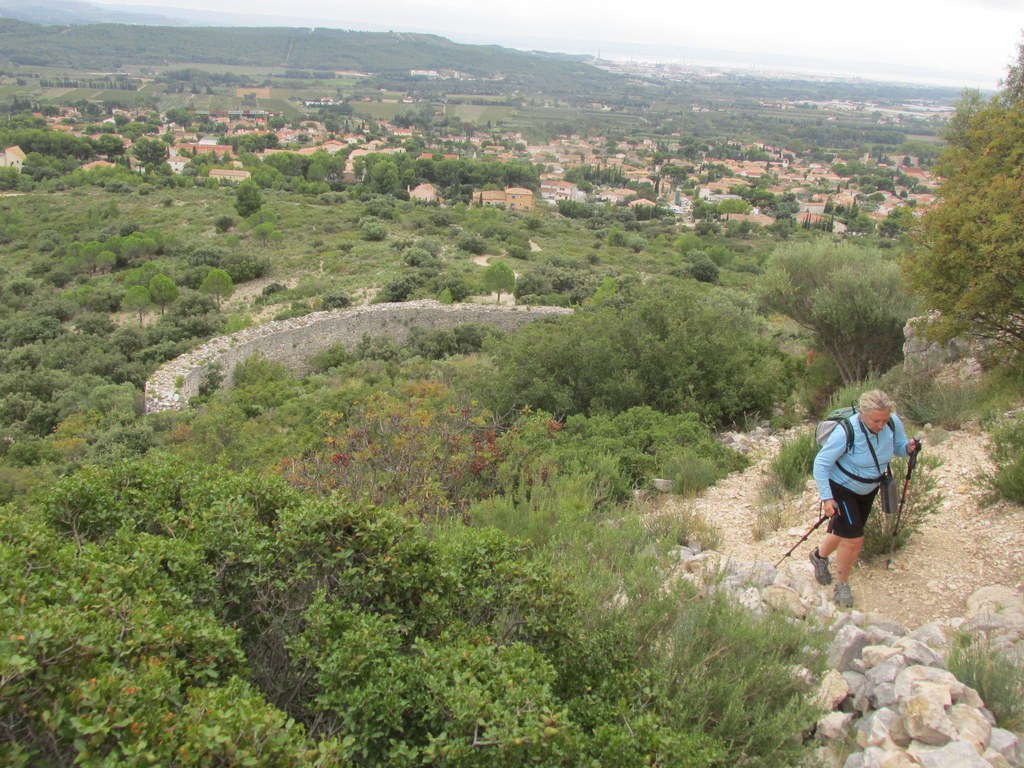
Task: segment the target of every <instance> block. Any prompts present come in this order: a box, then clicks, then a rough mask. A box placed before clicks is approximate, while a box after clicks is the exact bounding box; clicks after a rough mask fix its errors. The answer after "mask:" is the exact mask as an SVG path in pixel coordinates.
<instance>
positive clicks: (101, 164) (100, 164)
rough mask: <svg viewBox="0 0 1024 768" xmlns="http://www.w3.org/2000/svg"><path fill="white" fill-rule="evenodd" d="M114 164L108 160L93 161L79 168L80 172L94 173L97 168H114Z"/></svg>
mask: <svg viewBox="0 0 1024 768" xmlns="http://www.w3.org/2000/svg"><path fill="white" fill-rule="evenodd" d="M114 167H115V164H114V163H111V162H110V161H108V160H93V161H92V162H91V163H86V164H85V165H83V166H81V168H80V170H83V171H94V170H96V169H98V168H114Z"/></svg>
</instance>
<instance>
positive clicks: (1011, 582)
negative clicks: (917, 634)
mask: <svg viewBox="0 0 1024 768" xmlns="http://www.w3.org/2000/svg"><path fill="white" fill-rule="evenodd" d="M784 439H785V435H781V434H768V433H761V432H758V433H754V434H753V435H750V436H747V438H746V439H745V442H748V445H749V453H748V456H749V457H750V458H751V460H752V462H753V463H752V465H751V466H750V467H749V468H748V469H747V470H745V471H744V472H740V473H734V474H732V475H730V476H729V477H727V478H725V479H724V480H723V481H721V482H719V483H718V484H716V485H715V486H713V487H712V488H710V489H708V490H707V491H706V492H704V493H703V494H702V495H700V496H698V497H696V498H692V499H681V498H679V497H675V496H666V497H664V498H663V499H662V500H661V502H660V504H659V505H658V508H659V511H660V512H661V513H663V514H669V515H678V514H683V513H685V512H696V513H698V514H699V515H701V516H702V517H703V518H704V520H705V521H707V522H708V523H710V524H711V525H713V526H714V527H715V528H717V529H718V531H719V532H720V533H721V537H722V542H721V545H720V546H719V547H718V550H719V551H720V552H721V553H722V554H723V555H725V556H726V557H728V558H730V559H733V560H737V561H741V562H746V563H753V562H758V561H767V562H770V563H776V562H778V560H779V559H780V558H782V556H783V555H784V554H785V553H786V551H787V550H789V548H790V547H792V546H793V545H794V544H795V543H796V542H797V541H798V540H799V538H800V536H802V535H803V534H804V533H805V532H806V531H807V530H808V529H809V528H810V527H811V525H813V524H814V522H815V521H816V520H817V519H818V499H817V492H816V490H815V488H814V485H813V483H812V482H811V481H810V480H808V484H807V488H806V490H805V492H804V493H803V495H802V496H801V497H798V498H797V499H795V500H794V501H793V502H791V503H790V505H789V508H788V509H787V510H786V511H785V513H784V519H785V520H786V523H785V525H784V527H783V528H781V529H779V530H777V531H774V532H772V533H769V535H767V536H766V537H764V538H762V539H761V540H760V541H756V540H755V537H754V533H753V523H754V520H755V518H756V515H757V509H758V504H759V494H760V492H761V488H762V486H763V483H764V480H765V477H766V473H767V470H768V467H769V465H770V463H771V460H772V458H773V457H774V456H775V454H776V453H777V451H778V448H779V446H780V445H781V443H782V441H783V440H784ZM987 441H988V438H987V435H985V434H984V433H983V432H982V431H981V430H980V429H978V428H977V427H970V426H969V427H967V428H965V429H961V430H957V431H953V432H945V431H942V430H933V431H931V432H930V433H926V435H925V452H926V453H927V454H929V455H932V456H934V457H937V458H938V459H939V460H940V461H941V464H940V465H939V466H938V467H937V468H935V469H932V470H931V471H932V472H933V473H934V476H935V479H936V481H937V490H938V492H939V493H940V494H941V497H942V501H941V504H940V505H939V509H938V511H937V512H936V513H934V514H933V515H930V516H929V517H927V518H926V519H925V520H924V522H923V524H922V526H921V528H920V529H919V530H918V531H917V532H916V533H915V534H914V535H913V536H912V537H911V538H910V541H909V542H908V544H907V545H906V547H905V548H904V549H902V550H899V551H897V552H896V553H895V555H894V556H893V558H892V561H891V563H889V564H888V565H887V563H886V560H887V558H885V557H879V558H875V559H874V560H871V561H865V560H863V559H862V560H861V562H859V563H858V564H857V566H856V568H855V569H854V573H853V575H852V577H851V579H850V584H851V586H852V588H853V592H854V597H855V608H856V609H857V610H858V611H862V612H870V613H876V614H881V615H884V616H888V617H890V618H892V619H895V620H896V621H899V622H900V623H902V624H903V625H904V626H906V627H908V628H914V627H918V626H921V625H923V624H926V623H928V622H931V621H935V620H939V619H947V618H953V617H958V616H965V615H967V613H968V606H967V601H968V598H970V597H971V595H973V594H974V593H975V592H976V591H977V590H978V589H980V588H982V587H986V586H993V585H999V586H1003V587H1006V588H1009V589H1011V590H1013V591H1014V592H1016V593H1017V594H1018V595H1020V594H1024V505H1020V504H1014V503H1009V502H1003V501H1000V502H997V503H995V504H990V505H986V504H985V503H984V496H985V493H986V491H985V488H984V485H983V483H982V481H981V477H982V476H983V475H984V474H985V473H990V472H992V471H993V469H994V468H993V465H992V463H991V459H990V457H989V451H988V442H987ZM915 476H916V475H915ZM900 483H901V487H902V478H900ZM914 491H915V483H914V479H913V478H912V480H911V484H910V488H909V491H908V496H909V495H912V494H913V493H914ZM872 514H881V512H880V511H879V510H878V505H877V503H876V505H875V509H874V510H873V512H872ZM823 529H824V526H822V528H819V529H818V530H817V531H815V532H814V533H813V534H812V535H811V537H810V538H809V539H808V541H806V542H804V543H803V544H801V545H800V546H799V547H797V549H796V550H795V551H794V552H793V554H792V556H791V557H789V558H787V559H786V560H784V561H783V562H782V563H781V564H780V566H779V569H780V571H781V572H782V573H784V574H787V575H790V576H792V577H793V578H795V579H798V580H799V581H800V582H807V581H810V582H812V583H813V572H812V569H811V565H810V563H809V562H808V560H807V554H808V552H809V551H810V550H811V549H812V548H813V547H814V546H815V544H816V543H817V542H818V541H819V540H820V539H821V536H822V533H823ZM814 586H815V588H816V589H818V590H819V591H820V593H821V594H820V596H819V597H820V598H821V599H823V600H830V599H831V596H832V588H831V587H819V586H818V585H816V584H815V585H814Z"/></svg>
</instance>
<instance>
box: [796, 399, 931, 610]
mask: <svg viewBox="0 0 1024 768" xmlns="http://www.w3.org/2000/svg"><path fill="white" fill-rule="evenodd" d="M895 407H896V404H895V402H894V401H893V399H892V398H891V397H890V396H889V395H887V394H886V393H885V392H882V391H881V390H878V389H873V390H870V391H868V392H865V393H864V394H862V395H861V397H860V408H859V410H858V412H857V413H855V414H854V415H853V416H851V417H850V419H849V426H850V427H851V428H852V433H853V439H852V444H850V442H849V438H848V433H847V430H845V429H834V430H832V434H831V435H829V437H828V439H827V440H826V441H825V443H824V444H823V445H822V447H821V450H819V451H818V455H817V456H816V457H815V459H814V482H815V483H816V484H817V486H818V495H819V497H820V498H821V507H822V514H824V515H827V516H828V517H829V521H828V528H827V531H828V532H827V533H826V534H825V538H824V539H823V540H822V542H821V544H820V545H819V546H817V547H815V548H814V549H813V550H812V551H811V553H810V560H811V564H812V565H813V566H814V578H815V579H816V580H817V582H818V583H819V584H831V583H832V573H831V571H830V570H829V560H828V558H829V556H830V555H831V554H832V553H833V552H835V554H836V586H835V594H834V598H835V602H836V605H839V606H841V607H843V608H850V607H852V606H853V592H852V591H851V590H850V585H849V579H850V572H851V571H852V570H853V564H854V563H856V562H857V557H858V556H859V555H860V550H861V547H863V546H864V525H865V523H866V522H867V519H868V515H869V514H870V513H871V505H872V503H873V502H874V500H875V496H876V495H877V494H878V484H879V482H881V479H882V475H883V474H884V472H885V466H886V465H887V464H888V463H889V460H890V459H891V458H892V457H893V456H910V455H911V454H913V453H915V452H916V451H918V450H920V447H921V446H920V443H919V442H918V441H917V440H907V434H906V432H905V431H904V429H903V422H901V421H900V419H899V417H898V416H897V415H896V414H895V413H894V410H895ZM848 446H849V447H848Z"/></svg>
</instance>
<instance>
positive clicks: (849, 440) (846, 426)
mask: <svg viewBox="0 0 1024 768" xmlns="http://www.w3.org/2000/svg"><path fill="white" fill-rule="evenodd" d="M839 423H840V424H842V425H843V431H844V432H846V451H845V452H846V453H849V452H850V449H851V448H853V425H852V424H851V423H850V420H849V419H843V420H842V421H840V422H839Z"/></svg>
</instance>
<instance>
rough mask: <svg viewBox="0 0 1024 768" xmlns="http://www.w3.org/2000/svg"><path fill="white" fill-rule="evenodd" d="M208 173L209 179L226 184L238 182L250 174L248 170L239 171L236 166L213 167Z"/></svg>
mask: <svg viewBox="0 0 1024 768" xmlns="http://www.w3.org/2000/svg"><path fill="white" fill-rule="evenodd" d="M209 175H210V178H211V179H216V180H217V181H220V182H227V183H228V184H238V183H239V182H242V181H245V180H246V179H248V178H250V177H251V176H252V174H250V173H249V172H248V171H240V170H238V169H237V168H213V169H212V170H211V171H210V174H209Z"/></svg>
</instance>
